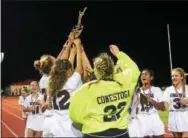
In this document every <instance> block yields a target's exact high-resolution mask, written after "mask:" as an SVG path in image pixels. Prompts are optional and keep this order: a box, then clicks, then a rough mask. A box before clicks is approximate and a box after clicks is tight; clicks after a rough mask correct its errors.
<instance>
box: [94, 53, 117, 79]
mask: <svg viewBox="0 0 188 138" xmlns="http://www.w3.org/2000/svg"><path fill="white" fill-rule="evenodd" d="M113 72H114V62H113V60H112V58H111V57H110V56H109V55H108V54H107V53H102V54H100V55H99V56H98V57H97V58H95V60H94V73H95V75H96V77H97V79H104V80H106V79H113Z"/></svg>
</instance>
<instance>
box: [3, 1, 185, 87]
mask: <svg viewBox="0 0 188 138" xmlns="http://www.w3.org/2000/svg"><path fill="white" fill-rule="evenodd" d="M85 6H87V7H88V11H87V12H86V14H85V16H84V20H83V24H84V27H85V28H84V32H83V34H82V42H83V44H84V47H85V49H86V52H87V55H88V57H89V58H90V59H92V58H93V57H94V56H96V55H97V54H98V53H99V52H103V51H107V48H108V46H109V44H117V45H119V46H120V48H121V50H123V51H124V52H126V53H127V54H128V55H130V56H131V57H132V58H133V59H134V60H135V61H136V62H137V64H138V66H139V67H140V68H145V67H148V68H151V69H153V70H154V72H155V75H156V76H155V78H156V80H155V82H156V84H157V85H159V86H162V85H169V84H170V67H169V55H168V53H169V52H168V40H167V32H166V24H167V23H169V24H170V31H171V39H172V57H173V66H174V67H176V66H180V67H183V68H184V69H185V71H187V72H188V65H187V61H186V60H187V59H188V58H187V51H188V24H187V23H188V22H187V17H188V8H187V7H188V3H187V2H181V3H180V2H73V1H71V2H10V1H9V2H2V51H3V52H5V58H4V61H3V63H2V64H1V66H2V87H4V86H7V85H8V84H11V83H14V82H18V81H22V80H25V79H40V75H39V73H38V72H37V71H35V69H34V67H33V61H34V60H36V59H38V58H39V57H40V56H41V55H42V54H52V55H54V56H57V55H58V54H59V52H60V50H61V45H62V44H64V42H65V40H66V38H67V37H66V36H67V35H68V34H69V31H70V30H71V29H72V27H73V25H75V24H76V22H77V15H78V11H79V10H80V9H83V8H84V7H85Z"/></svg>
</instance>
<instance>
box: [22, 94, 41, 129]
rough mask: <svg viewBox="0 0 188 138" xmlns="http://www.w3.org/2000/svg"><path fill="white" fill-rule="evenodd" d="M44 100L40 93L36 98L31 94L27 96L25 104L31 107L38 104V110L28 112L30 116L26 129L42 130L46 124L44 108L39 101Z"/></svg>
mask: <svg viewBox="0 0 188 138" xmlns="http://www.w3.org/2000/svg"><path fill="white" fill-rule="evenodd" d="M41 100H43V95H42V94H40V93H38V96H37V97H36V98H33V97H32V96H31V95H29V96H27V97H26V100H25V103H24V106H25V107H31V106H32V105H36V110H35V111H33V112H28V118H27V123H26V129H28V128H29V129H32V130H34V131H42V130H43V124H44V116H43V114H42V108H41V105H40V104H39V101H41Z"/></svg>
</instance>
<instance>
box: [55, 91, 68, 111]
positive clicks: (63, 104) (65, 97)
mask: <svg viewBox="0 0 188 138" xmlns="http://www.w3.org/2000/svg"><path fill="white" fill-rule="evenodd" d="M62 96H63V98H62V99H61V101H59V108H60V110H67V109H68V108H69V104H70V103H66V102H67V101H68V100H69V99H70V94H69V92H68V91H66V90H62V91H60V92H59V93H58V95H57V96H55V97H54V98H53V103H54V109H56V110H59V108H58V105H57V104H56V100H57V98H59V97H62Z"/></svg>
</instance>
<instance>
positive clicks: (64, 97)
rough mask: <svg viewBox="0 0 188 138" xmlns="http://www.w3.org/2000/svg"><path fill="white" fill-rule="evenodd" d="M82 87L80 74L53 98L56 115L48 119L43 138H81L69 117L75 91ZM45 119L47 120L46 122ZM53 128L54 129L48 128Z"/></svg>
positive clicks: (75, 75) (71, 79) (74, 76)
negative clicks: (71, 100)
mask: <svg viewBox="0 0 188 138" xmlns="http://www.w3.org/2000/svg"><path fill="white" fill-rule="evenodd" d="M81 85H82V80H81V76H80V74H79V73H78V72H74V73H73V75H72V76H71V77H70V78H69V79H68V80H67V82H66V83H65V85H64V87H63V88H62V89H61V91H60V92H59V93H58V94H57V95H56V96H54V97H53V98H52V100H53V102H52V103H53V109H54V113H53V116H52V118H48V117H47V118H46V119H48V121H46V122H45V123H46V124H45V126H44V129H43V136H44V137H52V136H53V137H81V133H80V132H79V131H78V130H76V129H75V128H74V127H73V126H72V121H71V119H70V118H69V115H68V108H69V104H70V103H69V102H70V98H71V96H72V94H73V93H74V90H76V89H77V88H79V87H80V86H81ZM46 119H45V120H46ZM47 126H53V127H50V128H49V127H47Z"/></svg>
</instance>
